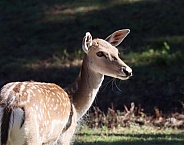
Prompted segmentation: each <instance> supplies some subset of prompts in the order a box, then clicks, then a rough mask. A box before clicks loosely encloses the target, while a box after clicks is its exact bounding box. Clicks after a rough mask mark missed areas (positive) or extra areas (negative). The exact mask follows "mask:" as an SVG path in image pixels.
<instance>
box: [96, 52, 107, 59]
mask: <svg viewBox="0 0 184 145" xmlns="http://www.w3.org/2000/svg"><path fill="white" fill-rule="evenodd" d="M96 55H97V56H98V57H105V58H107V56H106V55H105V54H104V52H102V51H99V52H97V53H96Z"/></svg>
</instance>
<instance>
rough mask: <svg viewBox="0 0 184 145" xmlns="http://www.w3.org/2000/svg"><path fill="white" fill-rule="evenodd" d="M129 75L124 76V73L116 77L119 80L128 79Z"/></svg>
mask: <svg viewBox="0 0 184 145" xmlns="http://www.w3.org/2000/svg"><path fill="white" fill-rule="evenodd" d="M130 77H131V76H125V75H118V76H117V77H116V78H117V79H120V80H127V79H129V78H130Z"/></svg>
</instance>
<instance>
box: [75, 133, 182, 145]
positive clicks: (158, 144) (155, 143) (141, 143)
mask: <svg viewBox="0 0 184 145" xmlns="http://www.w3.org/2000/svg"><path fill="white" fill-rule="evenodd" d="M83 135H84V134H79V136H83ZM85 135H87V134H85ZM89 135H90V134H89ZM94 136H98V138H99V137H101V138H103V136H102V135H101V134H94ZM114 136H115V137H122V139H120V138H118V139H117V140H118V141H94V142H75V143H74V145H92V144H98V145H106V144H108V145H183V143H184V139H183V138H184V135H183V134H112V138H113V137H114ZM107 138H109V139H110V138H111V135H110V136H108V137H105V138H104V140H106V139H107ZM123 138H124V139H123Z"/></svg>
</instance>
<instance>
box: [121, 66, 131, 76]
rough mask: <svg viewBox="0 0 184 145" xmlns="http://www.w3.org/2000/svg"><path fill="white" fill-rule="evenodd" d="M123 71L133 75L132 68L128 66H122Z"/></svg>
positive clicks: (127, 74)
mask: <svg viewBox="0 0 184 145" xmlns="http://www.w3.org/2000/svg"><path fill="white" fill-rule="evenodd" d="M122 71H123V72H124V73H125V74H126V76H132V69H131V68H127V67H122Z"/></svg>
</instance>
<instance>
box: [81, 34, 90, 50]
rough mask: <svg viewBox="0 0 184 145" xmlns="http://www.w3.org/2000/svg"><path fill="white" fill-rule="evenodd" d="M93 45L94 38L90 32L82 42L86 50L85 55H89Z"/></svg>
mask: <svg viewBox="0 0 184 145" xmlns="http://www.w3.org/2000/svg"><path fill="white" fill-rule="evenodd" d="M91 45H92V36H91V34H90V33H89V32H87V33H86V35H85V36H84V38H83V41H82V49H83V50H84V52H85V53H88V51H89V47H90V46H91Z"/></svg>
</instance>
